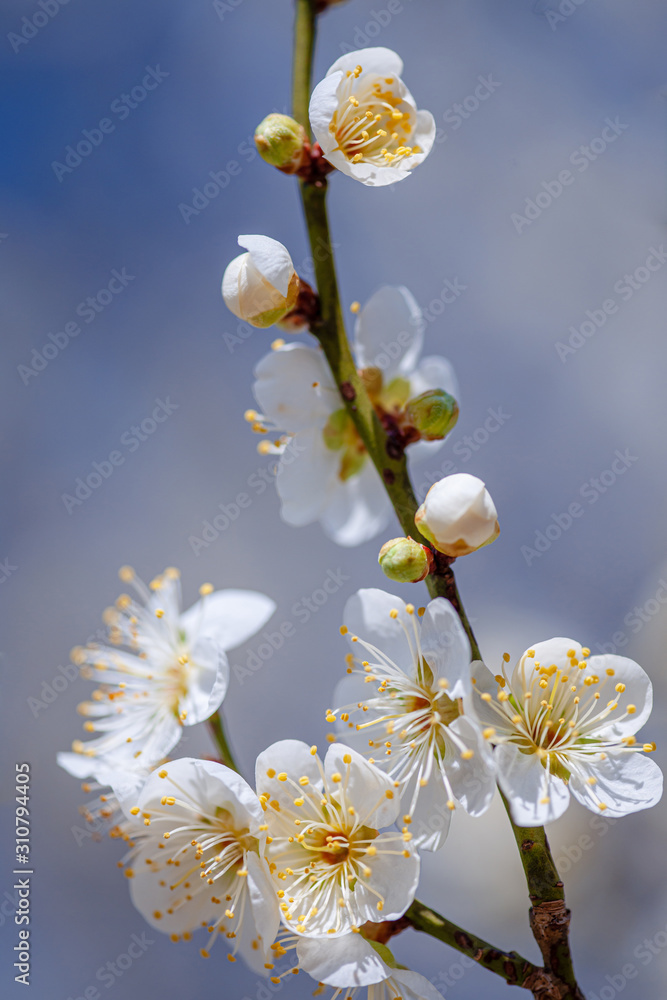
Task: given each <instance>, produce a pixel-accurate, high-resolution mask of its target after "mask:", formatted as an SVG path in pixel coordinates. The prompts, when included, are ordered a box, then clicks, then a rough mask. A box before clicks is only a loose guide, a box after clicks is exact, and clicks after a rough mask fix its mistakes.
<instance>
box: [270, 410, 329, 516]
mask: <svg viewBox="0 0 667 1000" xmlns="http://www.w3.org/2000/svg"><path fill="white" fill-rule="evenodd" d="M339 462H340V459H339V457H338V455H337V454H336V452H334V451H330V450H329V449H328V448H327V447H326V445H325V444H324V438H323V437H322V431H321V430H320V429H319V428H317V427H315V428H313V429H311V430H304V431H298V433H296V434H295V435H294V437H293V438H292V442H291V446H290V448H289V451H288V452H286V453H284V454H283V455H281V457H280V461H279V462H278V473H277V475H276V489H277V490H278V496H279V497H280V499H281V501H282V504H281V508H280V514H281V517H282V519H283V521H286V522H287V524H293V525H295V526H297V527H301V526H302V525H304V524H311V523H312V522H313V521H316V520H317V519H318V518H319V517H320V515H321V514H322V512H323V510H325V509H326V507H327V505H328V504H329V503H330V502H331V494H332V492H333V491H334V490H335V489H337V488H339V484H340V483H341V481H340V479H339V477H338V466H339Z"/></svg>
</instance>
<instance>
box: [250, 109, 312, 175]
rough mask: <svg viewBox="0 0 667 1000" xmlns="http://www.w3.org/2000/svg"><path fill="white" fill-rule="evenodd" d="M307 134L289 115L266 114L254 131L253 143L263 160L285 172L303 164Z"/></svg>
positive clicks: (295, 169)
mask: <svg viewBox="0 0 667 1000" xmlns="http://www.w3.org/2000/svg"><path fill="white" fill-rule="evenodd" d="M307 144H308V136H307V134H306V130H305V128H304V127H303V125H299V123H298V122H297V121H295V120H294V119H293V118H290V116H289V115H279V114H272V115H267V116H266V118H265V119H264V121H263V122H260V124H259V125H258V126H257V129H256V131H255V145H256V146H257V151H258V152H259V155H260V156H261V157H262V159H263V160H266V162H267V163H270V164H271V166H272V167H277V168H278V170H282V171H283V172H284V173H286V174H293V173H296V171H297V170H298V169H299V167H302V166H303V165H304V162H305V160H306V156H307Z"/></svg>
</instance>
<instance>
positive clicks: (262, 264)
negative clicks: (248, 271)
mask: <svg viewBox="0 0 667 1000" xmlns="http://www.w3.org/2000/svg"><path fill="white" fill-rule="evenodd" d="M238 243H239V246H240V247H243V249H244V250H248V251H249V253H250V256H251V258H252V262H253V264H254V265H255V267H256V268H257V270H258V271H259V272H260V274H261V275H262V276H263V277H264V278H266V280H267V281H268V282H269V283H270V284H271V285H273V287H274V288H277V289H278V291H279V292H280V294H281V295H283V296H286V295H287V289H288V288H289V283H290V281H291V278H292V275H293V274H294V265H293V264H292V258H291V257H290V255H289V252H288V250H287V248H286V247H284V246H283V245H282V243H279V242H278V240H272V239H271V238H270V237H269V236H239V238H238Z"/></svg>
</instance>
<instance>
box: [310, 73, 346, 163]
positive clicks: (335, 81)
mask: <svg viewBox="0 0 667 1000" xmlns="http://www.w3.org/2000/svg"><path fill="white" fill-rule="evenodd" d="M343 76H344V74H343V73H338V72H335V73H332V71H331V70H329V75H327V76H326V77H325V78H324V80H322V81H321V82H320V83H318V84H317V86H316V87H315V89H314V90H313V93H312V95H311V98H310V107H309V109H308V116H309V118H310V127H311V128H312V130H313V133H314V134H315V138H316V139H317V141H318V142H319V144H320V147H321V149H322V152H323V153H324V155H325V156H326V158H327V159H328V160H329V162H333V161H332V160H331V158H330V154H331V153H332V152H333V150H334V149H336V146H337V143H338V140H337V139H336V136H335V135H334V133H333V132H330V131H329V125H330V124H331V121H332V119H333V116H334V112H335V111H336V109H337V108H338V85H339V84H340V82H341V80H342V79H343ZM340 156H341V157H342V159H343V160H345V162H348V163H349V160H348V159H347V157H346V156H344V155H343V153H340ZM335 165H336V166H338V164H335Z"/></svg>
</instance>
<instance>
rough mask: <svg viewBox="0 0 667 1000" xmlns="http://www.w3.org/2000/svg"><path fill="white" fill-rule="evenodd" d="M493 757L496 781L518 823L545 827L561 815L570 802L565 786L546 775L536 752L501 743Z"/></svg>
mask: <svg viewBox="0 0 667 1000" xmlns="http://www.w3.org/2000/svg"><path fill="white" fill-rule="evenodd" d="M494 756H495V760H496V765H497V767H498V782H499V784H500V787H501V788H502V790H503V792H504V794H505V796H506V798H507V799H508V800H509V804H510V809H511V810H512V819H513V820H514V822H515V823H516V824H517V826H544V824H545V823H551V822H552V821H553V820H555V819H558V817H559V816H562V815H563V813H564V812H565V810H566V809H567V807H568V804H569V802H570V793H569V792H568V790H567V785H566V784H565V782H564V781H562V780H561V779H560V778H554V776H553V775H550V774H547V772H546V770H545V768H543V767H542V764H541V763H540V758H539V757H538V756H537V754H525V753H521V751H520V750H519V748H518V747H517V746H515V745H514V744H513V743H503V744H501V745H500V746H499V747H496V751H495V754H494ZM547 799H548V801H545V800H547Z"/></svg>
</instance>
